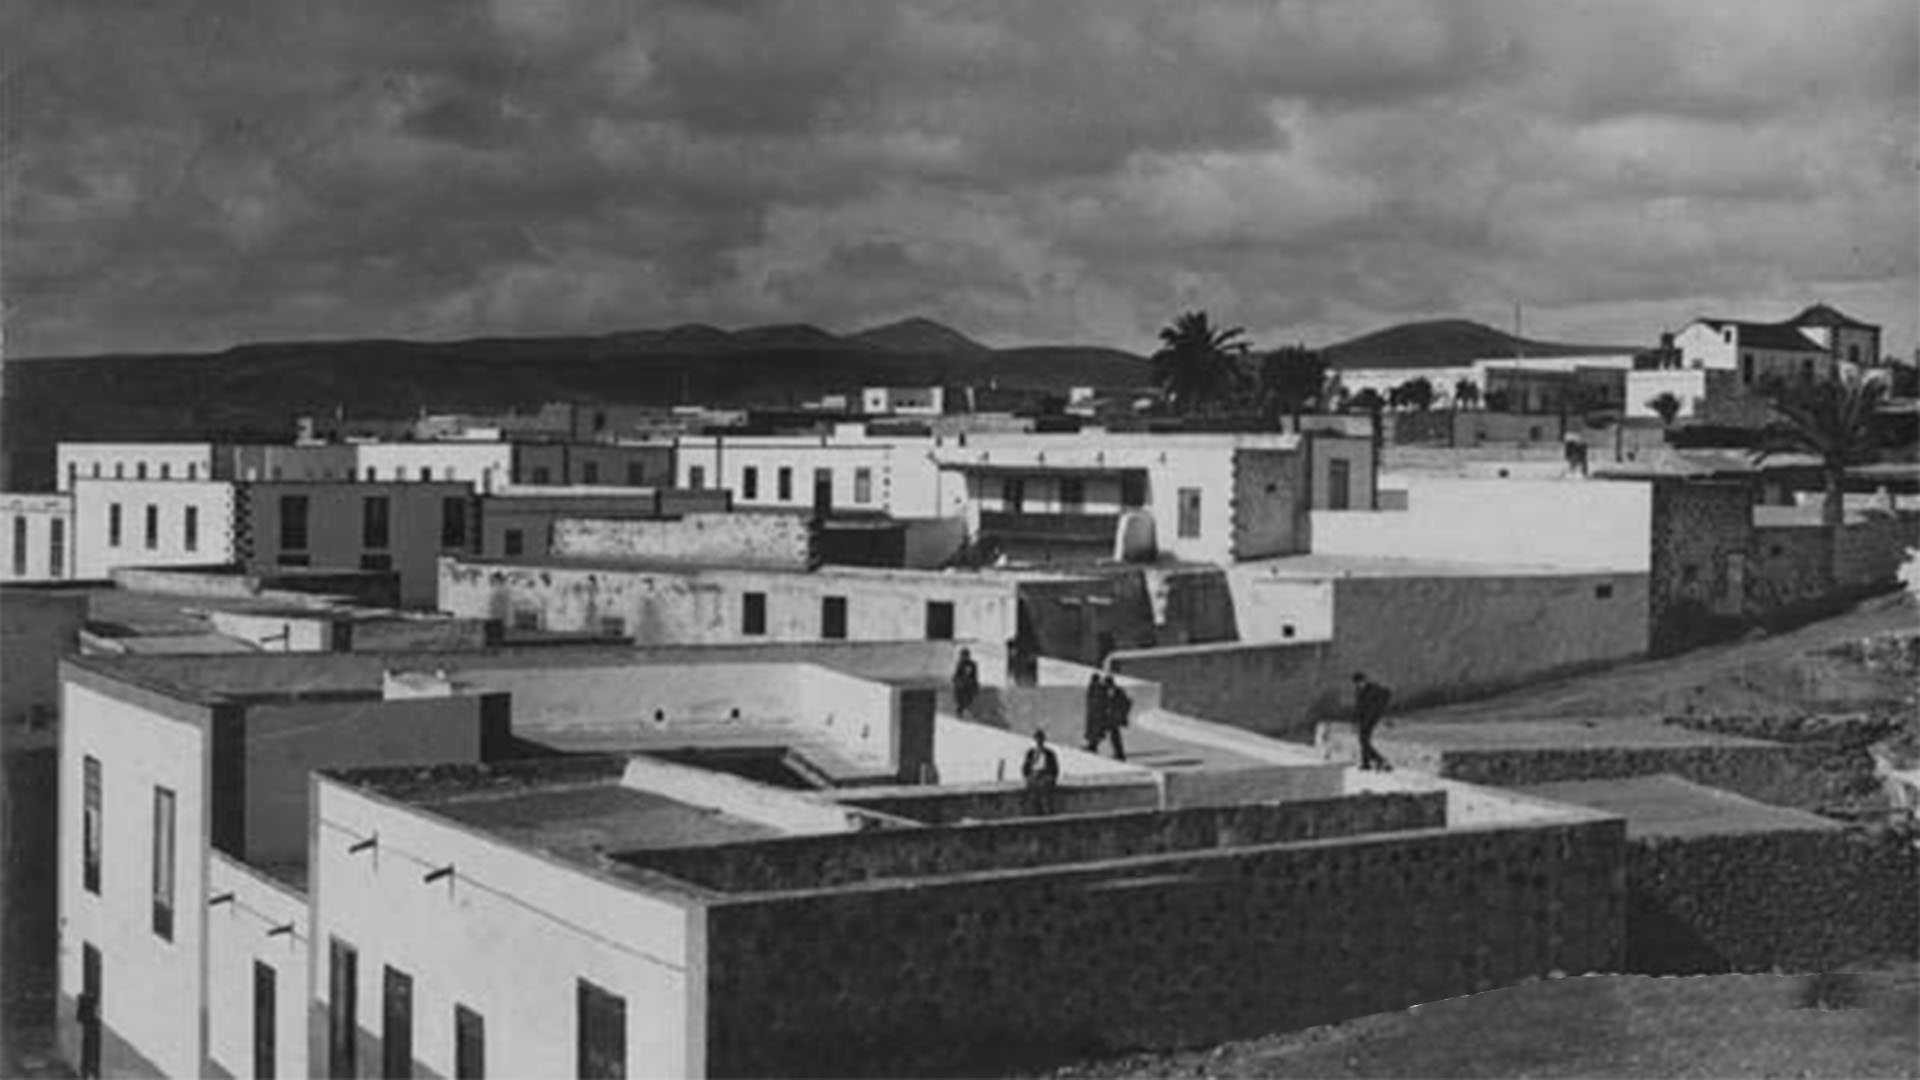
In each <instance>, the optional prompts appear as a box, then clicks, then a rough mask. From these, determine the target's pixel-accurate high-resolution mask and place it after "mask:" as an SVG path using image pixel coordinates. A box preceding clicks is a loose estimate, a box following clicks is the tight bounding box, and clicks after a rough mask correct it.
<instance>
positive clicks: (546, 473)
mask: <svg viewBox="0 0 1920 1080" xmlns="http://www.w3.org/2000/svg"><path fill="white" fill-rule="evenodd" d="M533 482H534V483H536V484H551V483H553V470H552V469H549V468H547V467H546V466H545V465H542V466H540V467H539V468H537V469H534V470H533Z"/></svg>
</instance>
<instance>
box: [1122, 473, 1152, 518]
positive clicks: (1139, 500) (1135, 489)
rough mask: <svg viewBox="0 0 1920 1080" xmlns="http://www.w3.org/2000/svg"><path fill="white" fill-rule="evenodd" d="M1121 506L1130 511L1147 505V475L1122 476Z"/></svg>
mask: <svg viewBox="0 0 1920 1080" xmlns="http://www.w3.org/2000/svg"><path fill="white" fill-rule="evenodd" d="M1120 505H1121V506H1124V507H1126V508H1128V509H1130V510H1131V509H1136V508H1138V507H1142V506H1145V505H1147V474H1146V473H1137V472H1130V473H1121V474H1120Z"/></svg>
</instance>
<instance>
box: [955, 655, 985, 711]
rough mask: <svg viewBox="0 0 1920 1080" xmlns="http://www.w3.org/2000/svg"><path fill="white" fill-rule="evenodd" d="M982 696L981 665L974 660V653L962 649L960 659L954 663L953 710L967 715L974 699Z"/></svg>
mask: <svg viewBox="0 0 1920 1080" xmlns="http://www.w3.org/2000/svg"><path fill="white" fill-rule="evenodd" d="M979 696H980V665H978V664H976V663H974V662H973V653H972V652H970V651H969V650H967V649H961V650H960V660H959V662H958V663H956V664H954V665H953V711H954V713H955V714H957V715H959V716H965V715H967V710H968V709H971V708H973V702H974V699H975V698H977V697H979Z"/></svg>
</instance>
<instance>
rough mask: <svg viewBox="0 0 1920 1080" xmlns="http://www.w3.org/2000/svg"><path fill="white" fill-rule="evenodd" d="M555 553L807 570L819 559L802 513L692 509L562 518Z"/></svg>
mask: <svg viewBox="0 0 1920 1080" xmlns="http://www.w3.org/2000/svg"><path fill="white" fill-rule="evenodd" d="M552 552H553V554H554V555H556V556H558V557H561V558H573V559H645V560H647V561H648V562H652V563H668V564H687V565H695V566H714V565H721V566H737V567H742V568H747V567H752V568H762V569H772V570H805V569H808V568H809V567H812V566H813V565H814V564H815V563H816V562H817V561H818V559H817V556H816V552H815V550H814V526H813V525H812V523H811V522H809V521H808V519H807V518H805V517H802V516H801V515H798V514H751V513H739V514H688V515H686V516H685V517H682V518H677V519H670V520H660V521H644V520H641V521H616V520H601V519H592V518H560V519H559V520H556V521H555V522H554V523H553V542H552Z"/></svg>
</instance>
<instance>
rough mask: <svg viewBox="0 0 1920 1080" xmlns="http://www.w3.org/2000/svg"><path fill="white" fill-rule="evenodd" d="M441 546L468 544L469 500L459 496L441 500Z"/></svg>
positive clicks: (454, 546)
mask: <svg viewBox="0 0 1920 1080" xmlns="http://www.w3.org/2000/svg"><path fill="white" fill-rule="evenodd" d="M440 546H441V547H443V548H464V547H466V546H467V500H465V499H463V498H459V497H452V498H446V499H441V500H440Z"/></svg>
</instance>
